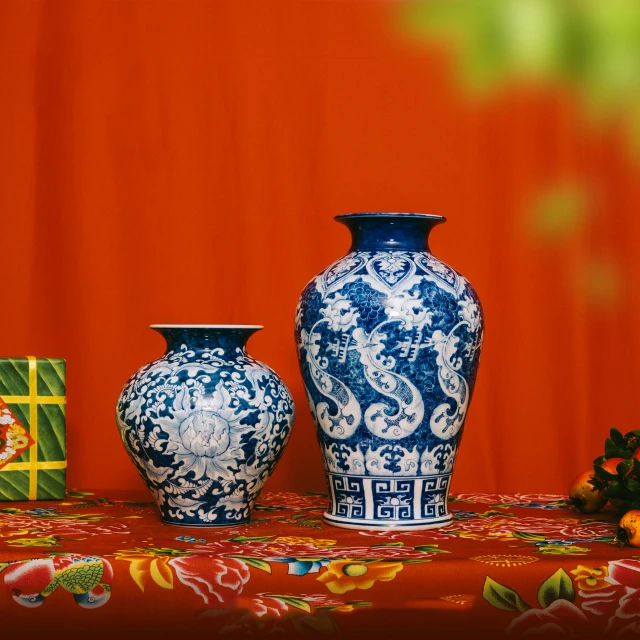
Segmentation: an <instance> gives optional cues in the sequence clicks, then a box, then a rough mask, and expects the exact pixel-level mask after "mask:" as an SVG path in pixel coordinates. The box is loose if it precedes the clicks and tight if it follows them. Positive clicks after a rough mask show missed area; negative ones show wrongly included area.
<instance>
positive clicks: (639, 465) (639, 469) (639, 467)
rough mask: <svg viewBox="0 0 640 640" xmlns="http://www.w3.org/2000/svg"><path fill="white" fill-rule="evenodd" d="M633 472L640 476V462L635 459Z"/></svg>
mask: <svg viewBox="0 0 640 640" xmlns="http://www.w3.org/2000/svg"><path fill="white" fill-rule="evenodd" d="M633 471H634V473H636V474H637V475H639V476H640V460H636V459H635V458H634V459H633Z"/></svg>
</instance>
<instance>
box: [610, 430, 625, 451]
mask: <svg viewBox="0 0 640 640" xmlns="http://www.w3.org/2000/svg"><path fill="white" fill-rule="evenodd" d="M609 433H610V434H611V439H612V440H613V442H614V443H615V445H616V446H618V447H624V446H625V444H626V443H625V440H624V436H623V435H622V434H621V433H620V432H619V431H618V430H617V429H616V428H615V427H611V430H610V431H609Z"/></svg>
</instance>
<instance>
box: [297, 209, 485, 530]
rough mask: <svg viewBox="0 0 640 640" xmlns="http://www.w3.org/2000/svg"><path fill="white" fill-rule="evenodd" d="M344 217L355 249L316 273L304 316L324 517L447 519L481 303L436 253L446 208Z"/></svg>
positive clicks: (381, 525) (406, 525) (300, 324)
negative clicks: (435, 238)
mask: <svg viewBox="0 0 640 640" xmlns="http://www.w3.org/2000/svg"><path fill="white" fill-rule="evenodd" d="M336 220H337V221H338V222H341V223H343V224H345V225H346V226H347V227H348V228H349V230H350V231H351V235H352V245H351V250H350V252H349V253H348V254H347V255H346V256H344V257H343V258H341V259H340V260H338V261H337V262H335V263H334V264H332V265H331V266H329V267H327V268H326V269H325V270H324V271H322V272H321V273H320V274H318V275H317V276H316V277H315V278H314V279H313V280H311V282H310V283H309V284H308V285H307V286H306V288H305V289H304V291H303V292H302V296H301V298H300V302H299V305H298V310H297V314H296V340H297V345H298V356H299V361H300V368H301V372H302V377H303V379H304V384H305V388H306V391H307V397H308V400H309V407H310V409H311V413H312V415H313V418H314V420H315V423H316V426H317V435H318V441H319V443H320V448H321V450H322V455H323V459H324V465H325V471H326V477H327V484H328V488H329V508H328V510H327V511H326V513H325V514H324V518H325V520H326V521H327V522H328V523H329V524H332V525H335V526H338V527H348V528H356V529H374V530H380V529H407V530H409V529H431V528H437V527H444V526H446V525H447V524H449V523H450V522H451V520H452V517H451V515H450V514H449V511H448V508H447V496H448V492H449V485H450V482H451V474H452V472H453V465H454V461H455V457H456V452H457V451H458V447H459V444H460V438H461V436H462V430H463V427H464V422H465V418H466V417H467V411H468V409H469V402H470V400H471V394H472V392H473V387H474V383H475V380H476V372H477V370H478V361H479V357H480V349H481V345H482V338H483V318H482V309H481V306H480V301H479V300H478V296H477V295H476V293H475V291H474V290H473V288H472V287H471V285H470V284H469V282H468V281H467V280H466V279H465V278H464V277H463V276H461V275H460V274H459V273H458V272H457V271H455V270H454V269H452V268H451V267H449V266H448V265H446V264H445V263H444V262H442V261H441V260H438V258H436V257H435V256H433V255H432V254H431V252H430V251H429V245H428V236H429V232H430V231H431V229H432V228H433V227H434V226H436V225H437V224H440V223H442V222H444V221H445V219H444V218H443V217H441V216H433V215H422V214H413V213H354V214H351V215H343V216H338V217H337V218H336Z"/></svg>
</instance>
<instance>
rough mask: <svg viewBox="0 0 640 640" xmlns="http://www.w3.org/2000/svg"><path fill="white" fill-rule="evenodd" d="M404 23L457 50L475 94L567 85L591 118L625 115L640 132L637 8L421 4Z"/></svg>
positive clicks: (516, 0) (535, 0) (630, 2)
mask: <svg viewBox="0 0 640 640" xmlns="http://www.w3.org/2000/svg"><path fill="white" fill-rule="evenodd" d="M405 18H406V23H407V25H408V27H409V29H410V30H411V31H413V32H414V33H415V34H416V35H418V36H422V37H427V38H429V39H431V40H439V41H441V42H444V43H447V44H449V45H450V46H451V47H452V49H453V51H454V54H455V55H456V58H457V62H458V68H459V71H460V75H461V78H462V79H463V80H464V81H465V82H466V84H467V85H468V86H469V87H471V88H473V89H475V90H478V91H493V90H496V89H497V88H500V87H501V86H503V85H504V84H505V83H507V82H509V83H512V82H513V81H522V80H525V81H534V82H549V83H562V84H563V85H566V86H569V87H571V88H572V89H573V90H574V91H575V92H576V94H577V95H578V96H579V97H580V98H581V100H582V103H583V105H584V106H585V108H586V110H587V111H588V112H589V113H590V114H592V115H596V116H599V117H611V116H617V115H619V114H622V115H624V116H626V117H628V118H630V119H631V120H633V124H634V127H636V128H638V129H640V122H638V120H640V118H638V116H637V114H638V113H639V112H640V2H639V1H638V0H416V1H415V2H411V3H409V4H408V5H407V9H406V14H405ZM638 138H640V135H638Z"/></svg>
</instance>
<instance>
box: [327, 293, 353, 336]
mask: <svg viewBox="0 0 640 640" xmlns="http://www.w3.org/2000/svg"><path fill="white" fill-rule="evenodd" d="M320 313H322V315H323V316H324V317H325V318H326V319H327V320H329V326H330V327H331V329H332V330H333V331H346V330H347V329H349V328H351V327H355V326H356V322H357V320H358V318H359V315H358V311H357V309H354V308H353V307H352V306H351V300H349V298H347V297H346V296H345V295H343V294H341V293H336V294H335V296H334V297H333V299H331V300H327V301H326V303H325V306H324V308H323V309H320Z"/></svg>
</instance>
